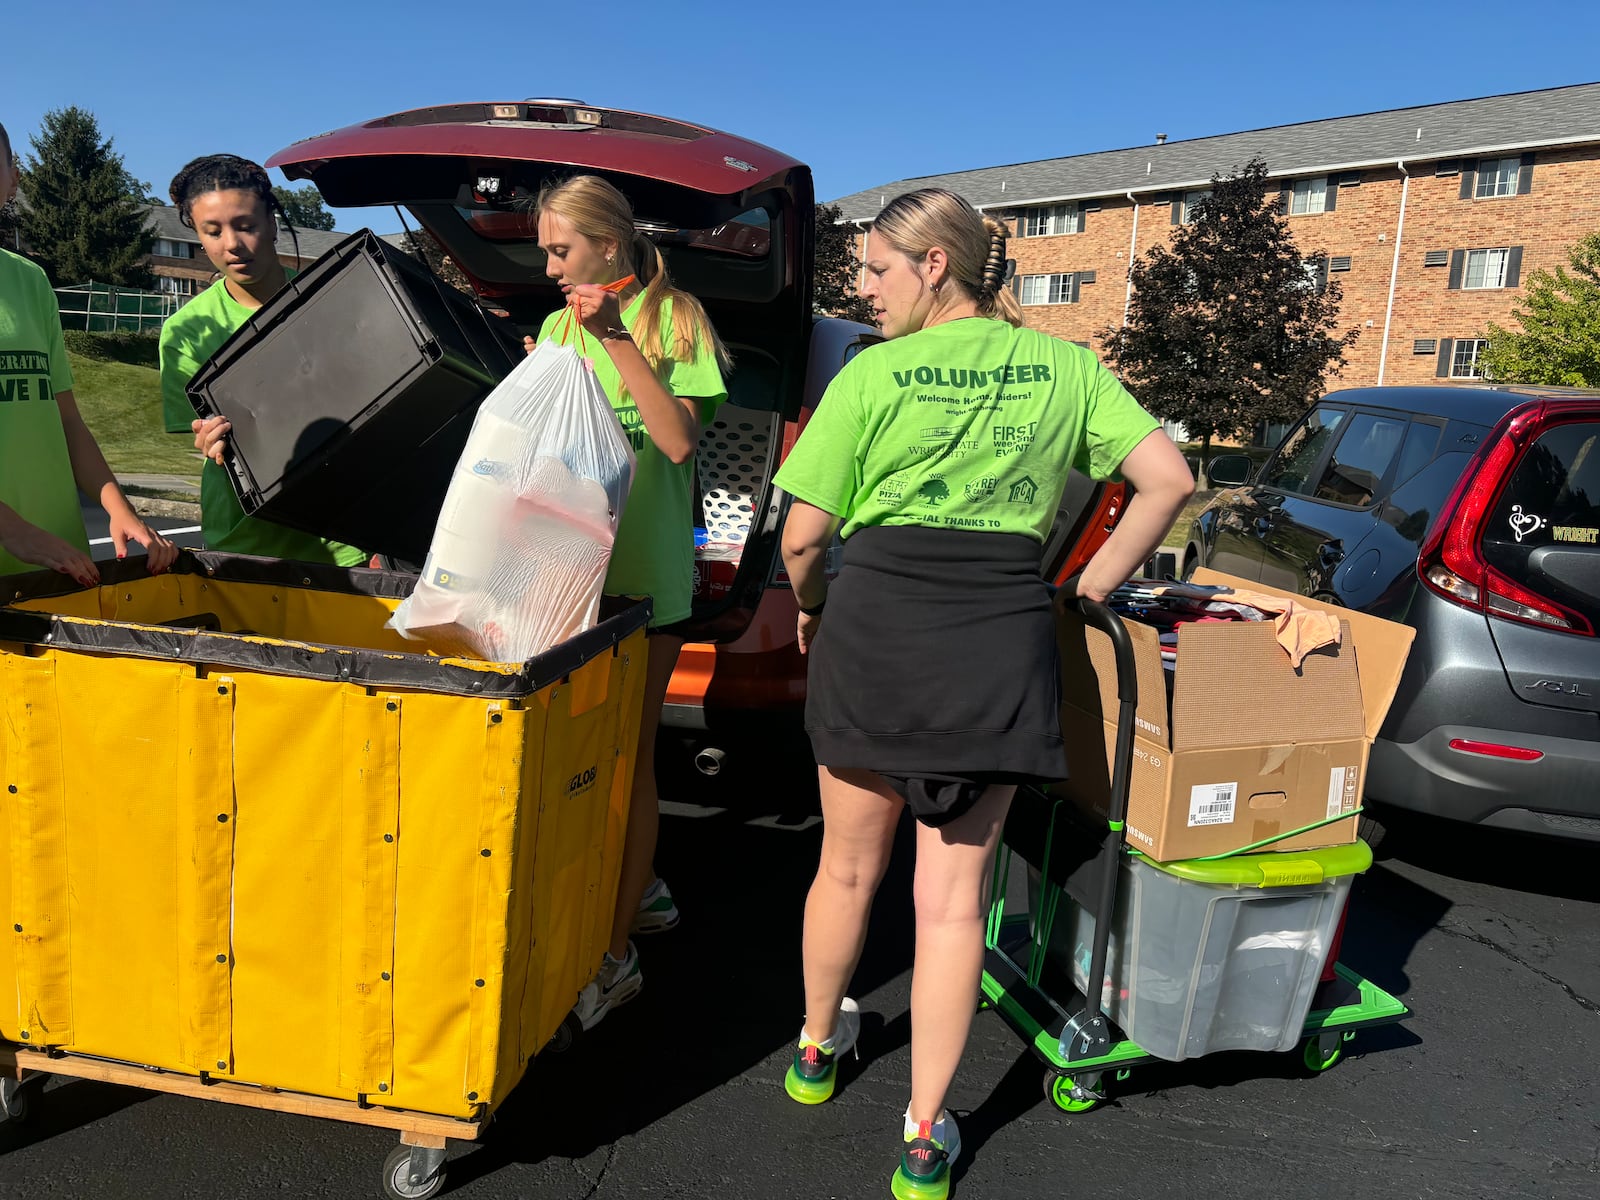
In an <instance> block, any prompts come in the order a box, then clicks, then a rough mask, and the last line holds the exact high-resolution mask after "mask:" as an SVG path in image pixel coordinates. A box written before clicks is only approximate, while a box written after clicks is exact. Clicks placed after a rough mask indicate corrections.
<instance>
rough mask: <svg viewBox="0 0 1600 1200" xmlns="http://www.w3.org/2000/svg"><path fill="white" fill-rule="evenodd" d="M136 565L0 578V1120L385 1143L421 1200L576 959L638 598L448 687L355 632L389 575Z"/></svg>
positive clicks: (610, 884)
mask: <svg viewBox="0 0 1600 1200" xmlns="http://www.w3.org/2000/svg"><path fill="white" fill-rule="evenodd" d="M141 562H142V560H129V562H127V563H121V564H102V565H101V569H102V571H103V572H104V578H103V581H102V582H101V583H100V584H99V585H98V586H95V587H91V588H81V589H80V588H78V587H77V585H75V584H73V583H71V582H70V581H68V580H66V579H65V577H64V576H61V575H56V574H53V573H49V572H41V573H38V574H32V575H23V576H13V577H10V578H6V579H3V580H0V708H3V714H0V717H3V719H0V919H3V921H4V927H0V1077H4V1079H3V1084H4V1090H3V1092H0V1100H3V1101H4V1105H5V1108H6V1109H7V1111H8V1113H9V1114H10V1115H11V1116H12V1118H13V1119H21V1118H24V1117H25V1116H26V1115H27V1111H28V1109H29V1107H30V1106H31V1105H36V1104H38V1103H39V1102H40V1099H41V1097H40V1093H41V1091H42V1088H41V1086H40V1085H41V1083H42V1079H43V1077H44V1076H46V1075H50V1074H53V1075H62V1076H78V1077H83V1078H89V1079H99V1080H109V1081H113V1082H119V1083H127V1084H130V1085H133V1086H137V1087H141V1088H147V1089H154V1090H157V1091H168V1092H175V1093H180V1094H183V1095H186V1096H195V1097H202V1098H206V1099H212V1100H219V1101H224V1102H229V1103H235V1104H244V1105H251V1106H255V1107H260V1108H271V1109H280V1110H286V1111H291V1112H298V1113H305V1114H308V1115H313V1116H323V1117H331V1118H334V1119H338V1120H344V1121H353V1122H359V1123H363V1124H369V1125H378V1126H385V1127H389V1128H393V1129H396V1130H398V1131H399V1132H400V1140H401V1145H400V1146H399V1147H398V1148H397V1149H396V1151H395V1152H394V1153H393V1154H392V1155H390V1158H389V1161H388V1162H387V1163H386V1164H385V1167H384V1174H383V1184H384V1188H385V1190H386V1191H387V1192H388V1194H390V1195H392V1196H408V1197H422V1196H432V1195H434V1194H436V1193H437V1192H438V1191H439V1190H441V1189H442V1188H443V1186H444V1160H445V1147H446V1142H447V1139H451V1138H458V1139H473V1138H476V1137H477V1136H478V1134H479V1133H480V1131H481V1129H482V1127H483V1125H484V1123H485V1122H486V1121H487V1119H488V1117H489V1115H490V1114H491V1113H492V1112H493V1111H494V1109H495V1107H496V1105H498V1104H499V1103H500V1102H501V1101H502V1100H503V1099H504V1098H505V1097H506V1095H507V1094H508V1093H509V1092H510V1091H511V1089H512V1088H513V1087H514V1086H515V1085H516V1084H517V1082H518V1080H519V1079H520V1078H521V1077H522V1075H523V1072H524V1071H525V1069H526V1067H527V1065H528V1063H529V1061H530V1060H531V1059H532V1057H533V1056H534V1055H535V1054H536V1053H537V1052H539V1051H540V1050H541V1049H543V1048H544V1047H546V1046H547V1045H548V1044H549V1043H550V1042H551V1039H552V1037H553V1036H555V1035H556V1034H558V1032H561V1031H562V1030H563V1019H564V1018H565V1017H566V1015H567V1014H568V1013H569V1011H570V1010H571V1008H572V1006H573V1003H574V1002H575V1000H576V999H577V995H578V991H579V989H580V988H581V987H582V986H583V985H584V984H585V983H586V982H587V981H588V980H589V979H590V978H592V976H593V974H594V972H595V971H596V970H597V969H598V967H599V965H600V960H601V955H602V952H603V951H604V949H605V945H606V942H607V941H608V939H609V932H610V928H611V920H612V913H613V909H614V907H615V901H616V891H617V876H618V868H619V865H620V858H621V851H622V840H623V831H624V829H625V826H626V823H627V808H628V796H629V789H630V787H631V784H632V777H633V771H634V765H635V764H634V761H633V756H634V752H635V747H636V746H637V743H638V732H639V720H640V708H641V704H642V693H643V684H644V678H645V655H646V648H645V637H646V635H645V626H646V623H647V621H648V619H649V615H650V607H649V604H648V603H647V602H638V603H619V604H617V605H615V606H613V607H612V608H609V609H608V610H606V611H605V612H603V613H602V620H601V622H600V623H599V624H598V625H597V626H596V627H595V628H593V629H591V630H590V631H588V632H587V633H584V634H582V635H580V636H578V637H576V638H574V639H572V640H570V641H568V642H564V643H562V644H560V645H558V646H556V647H555V648H553V649H552V650H550V651H548V652H547V653H545V654H542V655H540V656H538V657H536V658H533V659H530V660H528V661H527V662H523V663H490V662H477V661H468V660H461V659H441V658H436V657H431V656H429V655H426V654H423V653H418V647H417V644H416V643H411V642H406V641H405V640H403V639H402V638H401V637H400V636H399V635H398V634H396V633H394V632H393V631H392V630H389V629H386V628H385V622H386V621H387V620H388V618H389V616H390V614H391V613H392V612H393V611H394V608H395V607H396V605H397V604H398V603H399V602H400V600H401V599H402V598H403V597H404V596H405V595H406V594H407V592H408V591H409V589H410V587H411V586H412V584H413V582H414V577H412V576H408V575H401V574H394V573H389V572H385V571H377V570H343V569H339V568H334V567H324V566H308V565H305V564H299V563H288V562H282V561H279V560H269V559H256V558H247V557H241V556H228V555H221V554H212V553H190V552H185V553H184V554H182V555H181V556H180V559H179V562H178V564H177V566H176V568H175V569H174V570H172V571H171V572H170V573H168V574H164V575H159V576H151V575H149V574H147V573H145V571H144V570H143V567H142V565H140V563H141Z"/></svg>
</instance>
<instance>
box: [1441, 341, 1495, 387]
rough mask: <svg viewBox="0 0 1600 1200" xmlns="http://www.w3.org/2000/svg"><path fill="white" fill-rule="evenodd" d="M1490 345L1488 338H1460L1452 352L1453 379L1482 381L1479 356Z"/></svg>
mask: <svg viewBox="0 0 1600 1200" xmlns="http://www.w3.org/2000/svg"><path fill="white" fill-rule="evenodd" d="M1488 344H1489V342H1488V339H1487V338H1458V339H1456V343H1455V346H1454V347H1453V348H1452V349H1451V351H1450V378H1451V379H1482V378H1483V372H1482V371H1481V370H1480V369H1479V368H1478V355H1480V354H1481V353H1483V348H1484V347H1485V346H1487V345H1488Z"/></svg>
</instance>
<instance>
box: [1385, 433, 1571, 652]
mask: <svg viewBox="0 0 1600 1200" xmlns="http://www.w3.org/2000/svg"><path fill="white" fill-rule="evenodd" d="M1547 415H1548V409H1547V406H1546V405H1545V404H1543V403H1534V404H1529V405H1526V406H1524V407H1523V408H1520V409H1515V410H1513V411H1512V412H1510V413H1508V414H1507V415H1506V417H1505V419H1504V420H1502V421H1501V422H1500V424H1499V425H1497V426H1496V427H1495V429H1494V431H1493V432H1492V433H1491V434H1490V435H1489V436H1488V438H1487V439H1486V440H1485V441H1484V444H1483V448H1482V449H1480V450H1479V451H1478V453H1477V454H1476V455H1474V456H1473V459H1472V462H1471V463H1469V464H1468V465H1467V469H1466V470H1465V471H1464V472H1463V473H1462V476H1461V480H1460V482H1458V483H1457V484H1456V487H1455V490H1454V491H1453V492H1452V493H1451V494H1450V498H1449V499H1448V500H1446V501H1445V504H1444V507H1443V508H1442V509H1441V510H1440V512H1439V517H1438V520H1436V521H1435V522H1434V525H1433V530H1432V532H1430V533H1429V534H1428V540H1427V541H1426V542H1424V543H1423V546H1422V552H1421V553H1420V554H1419V555H1418V556H1417V573H1418V575H1419V576H1421V578H1422V582H1423V583H1425V584H1426V585H1427V586H1428V587H1429V588H1430V589H1431V590H1433V591H1435V592H1437V593H1438V594H1439V595H1441V596H1443V597H1444V598H1445V599H1447V600H1452V601H1454V602H1455V603H1457V604H1460V605H1463V606H1464V607H1466V608H1472V609H1476V610H1477V611H1479V612H1482V613H1487V614H1493V615H1494V616H1497V617H1504V618H1506V619H1507V620H1511V621H1521V622H1523V623H1524V624H1528V625H1538V626H1540V627H1542V628H1545V629H1560V630H1564V631H1566V632H1568V633H1582V634H1588V635H1591V636H1592V635H1593V634H1594V627H1593V626H1592V625H1591V624H1590V623H1589V621H1588V619H1587V618H1586V617H1584V616H1583V615H1582V614H1581V613H1576V612H1573V611H1572V610H1571V609H1569V608H1567V607H1565V606H1564V605H1560V604H1557V603H1556V602H1555V601H1553V600H1550V599H1548V598H1546V597H1544V596H1541V595H1539V594H1538V593H1537V592H1534V591H1533V590H1531V589H1530V588H1527V587H1525V586H1524V585H1522V584H1520V583H1518V582H1516V581H1515V580H1514V579H1511V578H1509V577H1507V576H1506V575H1505V574H1504V573H1503V572H1501V571H1497V570H1496V569H1495V568H1494V567H1492V566H1491V565H1490V564H1489V562H1488V560H1487V559H1485V558H1484V555H1483V549H1482V545H1483V531H1484V526H1485V525H1486V524H1487V523H1488V520H1489V517H1490V515H1491V514H1492V513H1493V512H1494V510H1495V507H1496V505H1498V504H1499V502H1500V496H1501V493H1502V492H1504V490H1505V486H1506V483H1507V482H1508V481H1509V480H1510V478H1511V473H1512V471H1514V470H1515V469H1516V466H1517V464H1518V462H1520V461H1521V459H1522V454H1523V451H1524V450H1526V449H1527V447H1528V446H1529V445H1531V444H1532V443H1533V441H1534V440H1535V439H1536V438H1537V437H1538V435H1539V434H1540V433H1542V432H1544V429H1545V428H1546V427H1547V422H1546V420H1545V418H1546V416H1547Z"/></svg>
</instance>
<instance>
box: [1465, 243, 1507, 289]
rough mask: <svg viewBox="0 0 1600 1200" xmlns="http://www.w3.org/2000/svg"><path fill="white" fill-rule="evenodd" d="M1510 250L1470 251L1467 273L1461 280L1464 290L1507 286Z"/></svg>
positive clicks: (1468, 252)
mask: <svg viewBox="0 0 1600 1200" xmlns="http://www.w3.org/2000/svg"><path fill="white" fill-rule="evenodd" d="M1510 253H1511V251H1510V249H1509V248H1507V249H1503V250H1468V251H1467V273H1466V275H1465V276H1464V277H1463V278H1462V280H1461V286H1462V287H1464V288H1497V287H1505V285H1506V256H1507V255H1509V254H1510Z"/></svg>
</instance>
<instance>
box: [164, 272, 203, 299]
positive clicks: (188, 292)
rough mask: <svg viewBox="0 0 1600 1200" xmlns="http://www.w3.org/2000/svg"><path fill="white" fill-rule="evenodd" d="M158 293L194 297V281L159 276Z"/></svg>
mask: <svg viewBox="0 0 1600 1200" xmlns="http://www.w3.org/2000/svg"><path fill="white" fill-rule="evenodd" d="M156 291H158V292H166V293H167V295H169V296H192V295H194V280H192V279H174V278H173V277H172V276H170V275H157V276H156Z"/></svg>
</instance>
